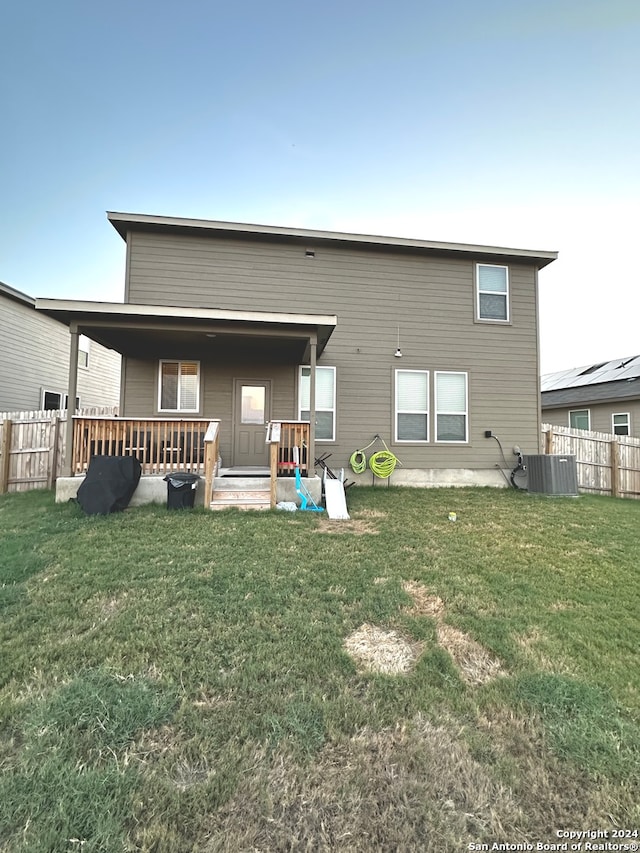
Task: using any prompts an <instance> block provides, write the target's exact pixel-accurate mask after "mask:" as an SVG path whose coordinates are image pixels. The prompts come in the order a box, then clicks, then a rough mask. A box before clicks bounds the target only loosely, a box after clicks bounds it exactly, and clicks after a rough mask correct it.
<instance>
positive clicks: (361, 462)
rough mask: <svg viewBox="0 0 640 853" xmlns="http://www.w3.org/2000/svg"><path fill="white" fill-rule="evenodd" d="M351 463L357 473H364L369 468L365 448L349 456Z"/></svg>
mask: <svg viewBox="0 0 640 853" xmlns="http://www.w3.org/2000/svg"><path fill="white" fill-rule="evenodd" d="M349 465H351V469H352V470H353V472H354V473H356V474H364V472H365V471H366V470H367V457H366V456H365V455H364V450H356V451H355V452H354V453H352V454H351V456H350V458H349Z"/></svg>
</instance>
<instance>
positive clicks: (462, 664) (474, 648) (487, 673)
mask: <svg viewBox="0 0 640 853" xmlns="http://www.w3.org/2000/svg"><path fill="white" fill-rule="evenodd" d="M402 588H403V589H404V591H405V592H406V593H407V595H410V596H411V598H412V599H413V606H412V607H407V608H405V613H408V614H409V615H411V616H429V617H430V618H432V619H435V620H436V623H437V625H436V634H437V638H438V643H439V644H440V645H441V646H442V647H443V648H444V649H445V650H446V651H447V652H448V653H449V654H450V655H451V657H452V658H453V661H454V663H455V664H456V666H457V667H458V669H459V670H460V675H461V677H462V680H463V681H465V682H466V683H467V684H473V685H480V684H485V683H486V682H487V681H490V680H491V679H493V678H497V677H498V676H499V675H504V674H505V673H504V670H503V669H502V664H501V663H500V661H499V660H498V659H497V658H494V657H492V656H491V655H490V654H489V652H488V651H487V650H486V649H484V648H483V647H482V646H481V645H480V643H477V642H476V641H475V640H472V639H471V637H469V636H468V635H467V634H465V633H464V632H463V631H460V630H459V629H458V628H453V627H452V626H451V625H447V624H445V622H444V621H443V619H444V611H445V607H444V602H443V600H442V599H441V598H440V597H439V596H437V595H432V594H431V593H430V592H429V590H428V589H427V587H426V586H424V585H423V584H421V583H418V582H417V581H405V582H404V583H403V584H402Z"/></svg>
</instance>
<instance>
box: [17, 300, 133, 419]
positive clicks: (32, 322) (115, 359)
mask: <svg viewBox="0 0 640 853" xmlns="http://www.w3.org/2000/svg"><path fill="white" fill-rule="evenodd" d="M69 347H70V335H69V329H68V328H67V327H66V326H63V325H62V324H61V323H58V322H56V321H55V320H52V319H50V318H49V317H46V316H45V315H44V314H40V313H38V312H37V311H36V310H35V308H33V307H32V306H31V305H29V304H27V303H26V302H20V301H17V300H15V299H10V298H8V297H6V296H4V295H2V294H0V412H10V411H11V412H12V411H24V410H29V411H30V410H34V409H40V408H41V399H42V389H45V390H47V391H52V392H55V393H58V394H62V395H64V394H66V393H67V387H68V384H69ZM119 386H120V356H119V355H118V354H117V353H114V352H112V351H111V350H107V349H105V348H104V347H102V346H100V345H99V344H96V343H95V342H94V341H91V343H90V355H89V366H88V367H87V368H82V367H80V368H78V396H79V397H80V403H81V405H83V406H116V405H117V404H118V399H119Z"/></svg>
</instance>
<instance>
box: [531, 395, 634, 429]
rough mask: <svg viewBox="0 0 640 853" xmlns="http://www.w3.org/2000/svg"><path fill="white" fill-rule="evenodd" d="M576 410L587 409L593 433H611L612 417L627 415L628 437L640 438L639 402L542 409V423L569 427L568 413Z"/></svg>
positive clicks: (627, 401)
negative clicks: (628, 424) (628, 423)
mask: <svg viewBox="0 0 640 853" xmlns="http://www.w3.org/2000/svg"><path fill="white" fill-rule="evenodd" d="M577 409H580V410H582V409H589V412H590V415H591V421H590V423H591V429H592V430H593V431H594V432H607V433H612V432H613V425H612V415H614V414H616V415H620V414H625V413H628V414H629V416H630V418H629V420H630V432H629V435H632V436H635V437H636V438H640V400H622V401H621V402H620V403H580V404H576V405H575V406H567V407H564V408H556V409H543V410H542V420H543V422H544V423H548V424H554V425H557V426H564V427H568V426H569V412H570V411H574V410H577Z"/></svg>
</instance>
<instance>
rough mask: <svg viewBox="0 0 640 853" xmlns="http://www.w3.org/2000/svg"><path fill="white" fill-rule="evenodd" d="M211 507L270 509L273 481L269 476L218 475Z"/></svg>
mask: <svg viewBox="0 0 640 853" xmlns="http://www.w3.org/2000/svg"><path fill="white" fill-rule="evenodd" d="M210 507H211V509H227V508H228V507H236V508H237V509H270V508H271V482H270V480H269V478H268V477H232V478H228V479H227V478H224V477H216V478H215V480H214V482H213V500H212V501H211V503H210Z"/></svg>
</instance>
